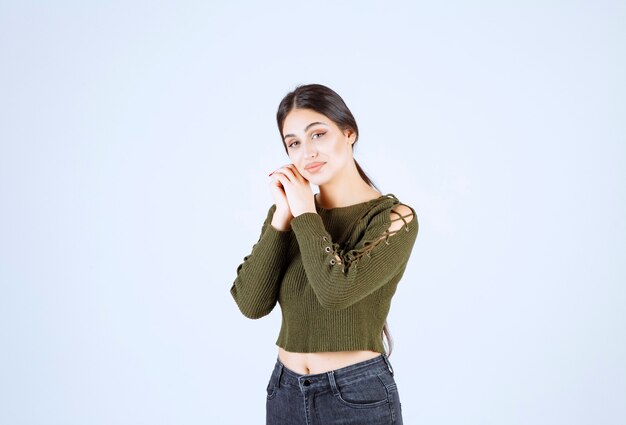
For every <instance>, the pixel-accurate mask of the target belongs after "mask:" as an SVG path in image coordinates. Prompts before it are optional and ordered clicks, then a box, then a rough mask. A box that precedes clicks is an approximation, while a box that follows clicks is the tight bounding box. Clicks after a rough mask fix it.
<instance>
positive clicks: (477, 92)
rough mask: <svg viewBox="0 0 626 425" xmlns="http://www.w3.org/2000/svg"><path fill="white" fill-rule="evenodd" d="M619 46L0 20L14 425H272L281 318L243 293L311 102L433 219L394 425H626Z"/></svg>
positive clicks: (470, 35) (570, 11) (370, 8)
mask: <svg viewBox="0 0 626 425" xmlns="http://www.w3.org/2000/svg"><path fill="white" fill-rule="evenodd" d="M624 22H626V6H625V5H624V3H623V2H618V1H615V2H611V1H551V2H532V1H530V2H529V1H518V2H492V1H491V2H490V1H476V2H471V3H470V2H406V3H399V2H390V1H386V2H382V1H381V2H366V1H365V2H364V1H358V2H357V1H353V2H343V3H341V4H339V3H336V2H302V3H300V2H293V1H290V2H287V1H285V2H252V1H249V2H243V1H229V2H226V1H220V2H218V1H210V2H201V1H197V2H190V1H188V2H185V1H177V2H170V3H166V2H148V1H144V2H141V1H115V2H95V1H92V2H64V1H56V2H35V1H20V2H7V1H0V61H1V66H0V143H1V148H0V149H1V150H0V281H1V286H0V290H1V292H0V344H1V349H0V423H2V424H7V425H8V424H11V425H16V424H46V425H49V424H64V425H68V424H81V425H83V424H90V425H97V424H262V423H264V415H265V410H264V409H265V386H266V384H267V380H268V379H269V375H270V373H271V370H272V368H273V365H274V361H275V359H276V354H277V347H276V346H275V345H274V342H275V340H276V337H277V336H278V330H279V325H280V310H279V309H278V308H276V309H275V310H274V311H273V312H272V313H271V314H270V315H269V316H267V317H265V318H263V319H260V320H256V321H253V320H250V319H246V318H245V317H244V316H243V315H241V313H239V311H238V309H237V307H236V305H235V303H234V301H233V300H232V298H231V296H230V294H229V289H230V286H231V284H232V282H233V280H234V278H235V269H236V267H237V266H238V265H239V263H240V262H241V261H242V260H243V257H244V256H245V255H246V254H248V253H249V252H250V250H251V248H252V244H253V243H254V242H255V241H256V240H257V238H258V234H259V231H260V227H261V223H262V222H263V219H264V218H265V214H266V212H267V209H268V208H269V206H270V205H271V204H272V202H273V200H272V197H271V194H270V191H269V179H268V177H267V174H268V173H269V172H271V171H273V170H274V169H276V168H278V167H279V166H280V165H283V164H285V163H287V162H288V157H287V156H286V155H285V152H284V150H283V147H282V145H281V141H280V137H279V133H278V128H277V126H276V120H275V113H276V109H277V107H278V103H279V102H280V100H281V98H282V97H283V96H284V95H285V94H287V92H289V91H291V90H293V89H294V88H295V86H296V85H297V84H307V83H321V84H325V85H328V86H329V87H331V88H332V89H334V90H335V91H337V92H338V93H339V94H340V95H341V96H342V97H343V99H344V100H345V101H346V103H347V104H348V106H349V107H350V108H351V110H352V112H353V113H354V115H355V117H356V119H357V123H358V125H359V127H360V138H359V142H358V144H357V146H356V148H355V157H356V158H357V160H358V161H359V162H360V163H361V165H362V166H363V168H364V169H365V171H366V172H367V173H368V174H369V175H370V176H371V177H372V179H373V180H374V182H375V183H376V184H377V186H378V187H379V188H380V189H381V190H382V191H383V193H393V194H395V195H396V196H397V197H398V198H399V199H400V200H401V201H403V202H405V203H407V204H409V205H412V206H413V207H414V208H415V209H416V211H417V213H418V217H419V222H420V233H419V235H418V238H417V241H416V245H415V248H414V251H413V254H412V257H411V261H410V263H409V266H408V267H407V270H406V273H405V275H404V278H403V280H402V281H401V283H400V285H399V287H398V291H397V293H396V296H395V298H394V300H393V303H392V311H391V313H390V315H389V325H390V328H391V332H392V334H393V337H394V340H395V349H394V352H393V354H392V356H391V358H390V359H391V362H392V364H393V365H394V368H395V371H396V381H397V383H398V388H399V391H400V397H401V400H402V406H403V410H404V421H405V423H406V424H429V425H435V424H460V423H462V424H481V425H482V424H508V425H516V424H533V425H539V424H568V425H571V424H616V425H617V424H623V423H625V422H626V403H624V400H626V362H625V360H624V359H626V341H625V338H624V335H626V332H625V331H626V329H625V328H626V292H625V286H624V283H625V282H626V279H625V278H626V267H625V265H624V264H625V260H626V258H625V257H626V250H625V248H626V246H625V245H626V243H625V237H626V229H625V225H624V217H626V184H625V177H626V170H625V167H624V161H625V160H626V124H625V118H626V101H625V99H626V84H625V81H626V78H625V76H626V60H625V59H626V49H625V47H626V46H625V44H626V43H625V40H626V25H624ZM313 189H314V191H317V187H314V188H313Z"/></svg>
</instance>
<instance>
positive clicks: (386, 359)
mask: <svg viewBox="0 0 626 425" xmlns="http://www.w3.org/2000/svg"><path fill="white" fill-rule="evenodd" d="M382 354H383V359H384V360H385V363H387V367H388V368H389V372H391V374H392V375H393V367H391V362H390V361H389V359H388V358H387V354H385V353H382Z"/></svg>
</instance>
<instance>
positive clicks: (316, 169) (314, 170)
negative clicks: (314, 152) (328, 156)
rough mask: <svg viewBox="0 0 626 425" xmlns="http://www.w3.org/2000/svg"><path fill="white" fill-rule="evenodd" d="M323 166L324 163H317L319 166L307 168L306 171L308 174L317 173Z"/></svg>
mask: <svg viewBox="0 0 626 425" xmlns="http://www.w3.org/2000/svg"><path fill="white" fill-rule="evenodd" d="M324 164H325V162H321V163H319V164H317V165H314V166H312V167H308V168H306V170H307V171H308V172H310V173H315V172H317V171H318V170H319V169H320V168H322V167H323V166H324Z"/></svg>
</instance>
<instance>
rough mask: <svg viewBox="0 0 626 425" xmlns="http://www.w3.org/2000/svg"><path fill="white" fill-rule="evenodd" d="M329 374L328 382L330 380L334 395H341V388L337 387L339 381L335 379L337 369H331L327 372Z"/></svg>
mask: <svg viewBox="0 0 626 425" xmlns="http://www.w3.org/2000/svg"><path fill="white" fill-rule="evenodd" d="M326 375H328V382H330V388H331V390H332V391H333V395H334V396H337V395H339V389H338V388H337V382H336V381H335V371H334V370H331V371H330V372H326Z"/></svg>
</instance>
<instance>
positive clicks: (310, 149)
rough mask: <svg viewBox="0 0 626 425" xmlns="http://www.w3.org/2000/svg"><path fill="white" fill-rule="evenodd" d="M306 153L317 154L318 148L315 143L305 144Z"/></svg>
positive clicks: (308, 154)
mask: <svg viewBox="0 0 626 425" xmlns="http://www.w3.org/2000/svg"><path fill="white" fill-rule="evenodd" d="M304 154H305V155H306V156H307V157H309V156H315V155H316V154H317V148H316V147H315V143H305V144H304Z"/></svg>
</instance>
